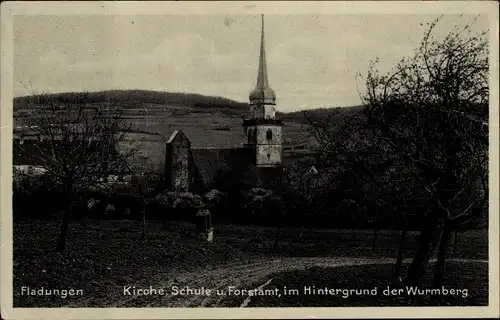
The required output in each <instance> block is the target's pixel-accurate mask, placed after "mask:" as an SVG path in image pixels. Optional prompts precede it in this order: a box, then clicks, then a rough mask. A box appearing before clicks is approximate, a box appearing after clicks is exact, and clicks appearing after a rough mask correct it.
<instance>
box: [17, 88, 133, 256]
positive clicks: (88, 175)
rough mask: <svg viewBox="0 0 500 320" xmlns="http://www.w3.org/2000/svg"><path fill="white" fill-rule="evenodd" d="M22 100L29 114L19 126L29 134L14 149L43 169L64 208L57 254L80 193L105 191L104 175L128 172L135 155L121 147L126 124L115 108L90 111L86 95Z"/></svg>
mask: <svg viewBox="0 0 500 320" xmlns="http://www.w3.org/2000/svg"><path fill="white" fill-rule="evenodd" d="M28 99H29V100H28V104H27V108H29V110H30V111H31V112H30V113H23V115H22V116H21V117H20V118H19V121H20V122H21V124H23V125H24V126H25V128H29V131H28V132H25V133H24V134H21V135H23V137H21V139H23V140H25V141H24V142H23V143H22V144H20V145H19V149H20V151H21V152H23V153H24V154H25V155H26V156H29V157H31V158H33V159H34V160H35V161H36V162H37V163H38V164H39V165H40V166H41V167H43V168H44V170H45V172H46V174H45V175H46V177H47V178H48V179H49V180H50V183H51V184H52V186H53V187H55V188H56V189H57V190H58V191H59V193H60V194H61V196H62V198H61V199H62V201H65V202H66V204H65V206H66V210H65V212H64V214H63V218H62V224H61V231H60V235H59V239H58V241H57V246H56V250H57V251H63V250H64V249H65V247H66V238H67V233H68V224H69V219H70V217H71V214H72V211H73V207H74V204H75V201H76V200H78V199H79V197H80V196H81V195H82V193H83V192H85V191H86V190H89V189H94V190H95V189H107V188H109V186H110V185H109V184H108V183H107V179H108V177H109V176H110V175H116V174H119V173H122V172H125V171H129V167H128V164H127V158H128V157H129V156H131V155H132V154H133V153H134V152H135V151H136V149H135V148H134V147H130V148H127V146H126V145H124V144H123V142H124V141H125V139H124V137H125V133H124V132H123V131H121V130H122V129H123V130H124V131H127V130H126V126H127V124H126V123H125V122H124V120H123V118H122V117H121V109H120V107H119V106H116V105H115V106H107V107H105V106H103V105H90V104H88V103H87V94H86V93H74V94H72V96H67V95H66V96H65V97H64V98H58V96H57V95H47V94H40V95H34V96H31V97H29V98H28Z"/></svg>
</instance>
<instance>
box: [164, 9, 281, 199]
mask: <svg viewBox="0 0 500 320" xmlns="http://www.w3.org/2000/svg"><path fill="white" fill-rule="evenodd" d="M249 100H250V101H249V107H250V117H249V118H246V119H244V120H243V123H242V126H243V129H244V131H245V137H246V141H245V142H244V144H243V146H242V147H238V148H225V149H219V148H191V147H190V143H189V138H188V137H186V135H184V134H183V133H182V131H181V130H176V131H174V133H173V134H172V135H171V137H170V139H169V140H168V142H167V148H166V149H167V152H166V157H165V159H166V161H165V162H166V165H165V169H166V171H165V178H166V179H167V185H168V186H169V187H170V188H171V189H173V190H177V189H179V190H186V189H190V190H193V189H196V188H208V187H210V185H211V184H212V183H213V182H214V180H217V179H218V178H221V176H222V177H223V174H224V173H227V172H232V173H233V175H240V176H242V177H243V178H244V180H245V183H247V184H250V185H254V186H260V187H265V188H277V187H279V186H280V184H281V183H282V178H283V137H282V127H283V122H282V121H281V120H280V119H277V118H276V109H275V107H276V94H275V92H274V90H273V89H271V87H270V86H269V82H268V77H267V66H266V51H265V39H264V17H263V16H262V30H261V43H260V56H259V67H258V72H257V84H256V86H255V88H254V89H253V90H252V91H251V93H250V96H249ZM186 164H187V167H186Z"/></svg>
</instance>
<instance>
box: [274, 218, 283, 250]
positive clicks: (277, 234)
mask: <svg viewBox="0 0 500 320" xmlns="http://www.w3.org/2000/svg"><path fill="white" fill-rule="evenodd" d="M280 236H281V222H279V223H278V226H277V227H276V235H275V237H274V246H273V249H274V251H278V249H279V241H280Z"/></svg>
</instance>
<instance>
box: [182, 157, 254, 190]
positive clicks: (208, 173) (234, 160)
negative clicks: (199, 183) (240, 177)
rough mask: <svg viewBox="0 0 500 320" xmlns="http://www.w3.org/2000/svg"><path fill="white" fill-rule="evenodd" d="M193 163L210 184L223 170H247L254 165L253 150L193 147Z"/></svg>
mask: <svg viewBox="0 0 500 320" xmlns="http://www.w3.org/2000/svg"><path fill="white" fill-rule="evenodd" d="M191 154H192V159H193V163H194V165H195V167H196V169H197V171H198V173H199V175H200V178H201V179H202V180H203V182H204V183H205V184H210V183H211V182H212V181H213V179H214V178H215V176H216V175H217V174H218V173H220V172H221V171H227V170H245V168H249V167H251V166H252V155H253V153H252V150H251V149H248V148H231V149H217V148H197V149H191Z"/></svg>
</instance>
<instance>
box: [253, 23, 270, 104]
mask: <svg viewBox="0 0 500 320" xmlns="http://www.w3.org/2000/svg"><path fill="white" fill-rule="evenodd" d="M257 104H272V105H275V104H276V94H275V92H274V90H273V89H271V87H269V83H268V80H267V65H266V44H265V41H264V15H262V31H261V35H260V57H259V70H258V73H257V85H256V86H255V89H254V90H252V92H251V93H250V105H257Z"/></svg>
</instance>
